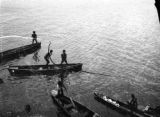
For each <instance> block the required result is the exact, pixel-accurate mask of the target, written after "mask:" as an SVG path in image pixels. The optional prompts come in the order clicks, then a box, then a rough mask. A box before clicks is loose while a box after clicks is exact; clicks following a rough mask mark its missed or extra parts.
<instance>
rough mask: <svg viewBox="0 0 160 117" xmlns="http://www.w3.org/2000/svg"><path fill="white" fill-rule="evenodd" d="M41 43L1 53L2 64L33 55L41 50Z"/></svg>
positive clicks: (0, 60) (0, 61)
mask: <svg viewBox="0 0 160 117" xmlns="http://www.w3.org/2000/svg"><path fill="white" fill-rule="evenodd" d="M40 47H41V43H35V44H30V45H26V46H21V47H18V48H14V49H11V50H7V51H4V52H1V53H0V63H2V62H4V61H8V60H12V59H15V58H18V57H20V56H25V55H27V54H31V53H33V52H35V51H37V50H38V49H40Z"/></svg>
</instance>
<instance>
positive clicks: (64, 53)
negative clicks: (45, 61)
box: [61, 50, 68, 64]
mask: <svg viewBox="0 0 160 117" xmlns="http://www.w3.org/2000/svg"><path fill="white" fill-rule="evenodd" d="M61 59H62V61H61V64H62V63H63V62H65V63H66V64H68V63H67V54H66V50H63V53H62V54H61Z"/></svg>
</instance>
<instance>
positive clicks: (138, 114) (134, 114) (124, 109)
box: [94, 92, 155, 117]
mask: <svg viewBox="0 0 160 117" xmlns="http://www.w3.org/2000/svg"><path fill="white" fill-rule="evenodd" d="M94 97H95V99H96V100H97V101H98V102H101V103H102V104H104V105H106V106H108V107H110V108H112V109H113V110H115V111H118V112H120V113H122V114H125V115H129V116H131V117H155V116H153V115H150V114H147V113H145V112H143V111H142V110H139V109H136V108H133V107H130V106H129V105H128V104H125V103H123V102H120V101H118V100H114V99H112V98H110V97H107V96H105V95H104V94H101V93H97V92H95V93H94Z"/></svg>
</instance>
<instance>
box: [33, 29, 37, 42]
mask: <svg viewBox="0 0 160 117" xmlns="http://www.w3.org/2000/svg"><path fill="white" fill-rule="evenodd" d="M32 38H33V39H32V44H33V43H34V41H35V42H36V43H37V34H36V31H33V34H32Z"/></svg>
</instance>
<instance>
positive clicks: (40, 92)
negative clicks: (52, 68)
mask: <svg viewBox="0 0 160 117" xmlns="http://www.w3.org/2000/svg"><path fill="white" fill-rule="evenodd" d="M1 2H2V4H1V7H0V14H1V15H0V19H1V20H0V27H1V29H0V32H1V33H0V36H1V37H0V40H1V51H3V50H7V49H9V48H14V47H15V46H21V45H25V44H29V43H31V37H30V36H31V33H32V31H33V30H35V31H36V32H37V34H38V38H39V41H41V42H42V48H41V50H40V51H39V53H38V56H39V59H40V61H39V62H36V61H34V59H33V56H34V54H31V55H28V56H26V57H22V58H20V59H15V60H13V61H11V62H8V63H6V64H4V65H1V67H0V68H1V69H2V68H4V67H5V66H7V65H10V64H13V65H31V64H45V61H44V59H43V56H44V55H45V53H46V52H47V46H48V44H49V41H51V43H52V44H51V48H52V49H53V53H54V54H53V60H54V61H55V63H60V59H61V58H60V54H61V53H62V50H63V49H66V51H67V54H68V62H70V63H76V62H82V63H83V70H85V71H91V72H96V73H103V74H106V75H108V76H102V75H96V74H87V73H83V72H82V73H74V74H70V75H69V76H68V79H67V80H66V82H65V85H66V87H67V88H68V95H70V96H72V97H73V98H74V99H76V100H78V101H80V102H81V103H83V104H85V105H86V106H88V107H89V108H91V109H93V110H95V111H96V112H98V113H100V114H101V115H102V116H107V115H108V114H109V111H106V107H104V106H102V105H101V104H99V103H97V102H96V101H95V100H94V99H93V92H95V91H99V92H103V93H105V94H107V95H108V96H110V97H112V98H114V99H119V100H121V101H126V100H128V99H129V98H130V94H131V93H134V94H135V95H136V97H137V98H138V104H139V107H141V108H143V107H145V106H146V105H148V104H150V105H151V106H152V107H156V106H158V105H159V104H160V98H159V97H160V78H159V77H160V41H159V37H160V33H159V32H160V25H159V21H158V15H157V11H156V8H155V6H154V1H152V0H148V1H146V0H120V1H111V0H105V1H104V0H99V1H95V0H88V1H80V0H76V1H73V0H69V1H67V2H64V1H62V0H61V1H54V2H52V1H51V0H49V1H48V2H47V3H46V2H45V1H44V0H40V1H38V0H34V1H33V0H29V1H27V2H26V1H24V0H17V1H16V2H13V1H11V0H7V1H4V0H1ZM0 72H1V75H0V77H1V78H2V79H3V80H4V82H5V83H4V84H1V85H0V110H1V111H10V110H13V111H21V110H23V109H24V105H26V104H28V103H29V104H31V105H32V107H36V108H37V110H38V111H40V112H44V113H45V112H48V111H49V110H53V113H55V109H54V108H55V107H54V105H53V104H52V101H51V98H50V91H51V90H52V89H54V88H55V86H56V81H57V77H56V76H54V77H49V78H48V77H46V76H43V77H42V76H36V77H35V76H34V77H22V78H17V77H11V76H10V75H9V73H8V71H7V70H3V71H0ZM107 109H109V108H107ZM53 113H52V114H53ZM110 116H112V115H110Z"/></svg>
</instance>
